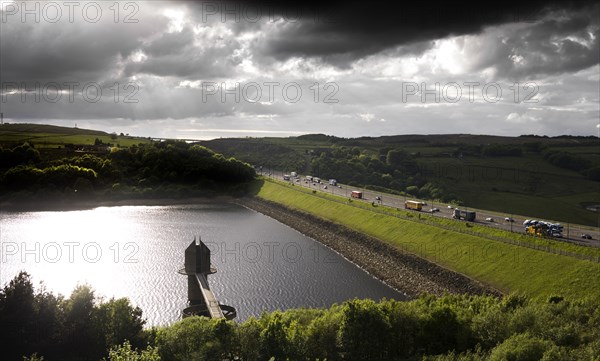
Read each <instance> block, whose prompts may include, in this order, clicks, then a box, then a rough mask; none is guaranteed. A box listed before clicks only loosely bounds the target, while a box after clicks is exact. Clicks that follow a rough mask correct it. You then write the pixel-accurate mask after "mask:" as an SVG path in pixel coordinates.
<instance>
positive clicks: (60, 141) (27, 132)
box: [0, 124, 150, 148]
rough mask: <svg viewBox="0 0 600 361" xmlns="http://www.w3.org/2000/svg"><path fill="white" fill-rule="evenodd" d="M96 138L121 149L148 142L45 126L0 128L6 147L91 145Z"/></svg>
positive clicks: (21, 125) (1, 143)
mask: <svg viewBox="0 0 600 361" xmlns="http://www.w3.org/2000/svg"><path fill="white" fill-rule="evenodd" d="M96 138H98V139H100V140H101V141H102V142H103V143H105V144H109V143H110V144H114V145H117V144H118V145H119V146H121V147H130V146H132V145H134V144H140V143H149V142H150V140H149V139H147V138H140V137H132V136H120V135H117V136H116V137H115V136H114V135H113V136H111V134H108V133H106V132H102V131H98V130H91V129H79V128H67V127H59V126H52V125H45V124H3V125H1V126H0V145H3V146H6V147H10V146H15V145H20V144H23V143H25V142H29V143H31V144H34V145H35V147H36V148H57V147H62V146H64V145H65V144H82V145H92V144H94V142H95V140H96Z"/></svg>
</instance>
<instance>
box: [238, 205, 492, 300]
mask: <svg viewBox="0 0 600 361" xmlns="http://www.w3.org/2000/svg"><path fill="white" fill-rule="evenodd" d="M236 203H238V204H240V205H242V206H245V207H247V208H250V209H253V210H255V211H257V212H260V213H262V214H265V215H267V216H269V217H271V218H274V219H276V220H278V221H279V222H281V223H283V224H285V225H287V226H289V227H291V228H294V229H296V230H298V231H299V232H301V233H302V234H304V235H306V236H308V237H311V238H313V239H315V240H317V241H319V242H321V243H323V244H324V245H326V246H328V247H329V248H331V249H333V250H335V251H337V252H338V253H340V254H341V255H342V256H344V257H345V258H347V259H348V260H350V261H351V262H353V263H355V264H357V265H359V266H360V267H362V268H363V269H365V270H366V271H367V272H369V273H370V274H371V275H373V276H375V277H377V278H378V279H380V280H382V281H383V282H385V283H386V284H388V285H389V286H391V287H393V288H394V289H396V290H398V291H399V292H401V293H404V294H405V295H406V296H407V297H409V298H415V297H417V296H419V295H420V294H422V293H431V294H434V295H443V294H444V293H469V294H492V295H498V296H500V295H501V293H500V292H499V291H497V290H495V289H492V288H490V287H488V286H485V285H483V284H481V283H480V282H477V281H475V280H473V279H471V278H468V277H466V276H464V275H462V274H460V273H457V272H453V271H450V270H448V269H446V268H443V267H441V266H439V265H437V264H435V263H432V262H429V261H427V260H425V259H423V258H420V257H418V256H415V255H413V254H410V253H406V252H403V251H402V250H401V249H398V248H396V247H394V246H392V245H390V244H388V243H386V242H383V241H381V240H379V239H377V238H374V237H371V236H368V235H365V234H362V233H359V232H356V231H353V230H351V229H349V228H347V227H345V226H341V225H339V224H335V223H333V222H330V221H327V220H324V219H322V218H319V217H316V216H314V215H312V214H309V213H306V212H302V211H299V210H295V209H291V208H289V207H286V206H284V205H281V204H279V203H275V202H271V201H267V200H264V199H261V198H258V197H254V198H242V199H237V200H236Z"/></svg>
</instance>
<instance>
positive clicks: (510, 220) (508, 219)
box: [504, 217, 515, 222]
mask: <svg viewBox="0 0 600 361" xmlns="http://www.w3.org/2000/svg"><path fill="white" fill-rule="evenodd" d="M504 220H505V221H506V222H514V221H515V220H514V219H512V218H511V217H506V218H504Z"/></svg>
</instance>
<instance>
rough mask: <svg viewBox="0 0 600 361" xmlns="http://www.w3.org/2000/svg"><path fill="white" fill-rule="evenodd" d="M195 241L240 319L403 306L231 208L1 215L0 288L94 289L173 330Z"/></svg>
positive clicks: (365, 277)
mask: <svg viewBox="0 0 600 361" xmlns="http://www.w3.org/2000/svg"><path fill="white" fill-rule="evenodd" d="M194 236H196V237H201V238H202V240H203V241H204V242H205V243H206V244H207V245H208V246H209V248H210V249H211V250H212V263H213V265H215V266H216V267H217V269H218V272H217V273H216V274H214V275H209V283H210V285H211V288H212V289H213V291H214V292H215V294H216V295H217V298H218V299H219V301H220V302H221V303H224V304H228V305H231V306H234V307H236V308H237V310H238V319H240V320H244V319H246V318H248V317H250V316H259V315H260V314H261V313H262V312H263V311H273V310H276V309H287V308H296V307H302V306H306V307H328V306H330V305H332V304H334V303H340V302H343V301H344V300H348V299H352V298H355V297H358V298H372V299H375V300H379V299H381V298H384V297H385V298H395V299H403V298H404V297H403V296H402V295H401V294H399V293H398V292H396V291H394V290H392V289H391V288H389V287H388V286H386V285H385V284H383V283H382V282H380V281H378V280H376V279H375V278H373V277H371V276H370V275H369V274H367V273H366V272H364V271H363V270H362V269H360V268H358V267H356V266H355V265H353V264H352V263H350V262H348V261H347V260H346V259H344V258H343V257H341V256H340V255H338V254H337V253H335V252H333V251H331V250H330V249H328V248H326V247H324V246H323V245H321V244H320V243H318V242H316V241H314V240H313V239H311V238H308V237H306V236H304V235H302V234H300V233H299V232H297V231H295V230H293V229H291V228H289V227H287V226H285V225H283V224H281V223H279V222H277V221H275V220H273V219H272V218H269V217H267V216H265V215H262V214H260V213H257V212H254V211H251V210H248V209H246V208H243V207H240V206H238V205H233V204H202V205H178V206H126V207H101V208H96V209H92V210H83V211H67V212H64V211H61V212H15V213H2V214H1V218H0V246H1V248H0V250H1V254H0V257H1V259H0V263H1V264H0V283H1V284H2V286H4V285H5V284H6V283H7V282H8V281H10V280H11V279H12V278H13V277H14V276H15V275H16V274H17V273H18V272H19V271H20V270H26V271H27V272H29V273H30V274H31V275H32V276H33V281H34V283H35V285H36V286H38V285H39V282H40V281H43V283H44V285H45V287H46V288H47V289H48V290H50V291H53V292H55V293H61V294H63V295H67V296H68V295H69V294H70V292H71V291H72V290H73V288H74V287H76V286H77V285H78V284H85V283H87V284H89V285H91V286H92V287H93V288H94V290H95V291H96V294H97V295H99V296H103V297H105V298H110V297H128V298H129V299H130V300H131V301H132V303H133V304H135V305H137V306H140V307H141V308H142V310H143V311H144V316H145V317H146V318H147V319H148V324H150V325H161V324H168V323H171V322H173V321H175V320H177V319H179V317H180V312H181V310H182V309H183V308H184V307H185V306H186V302H187V283H186V278H185V276H181V275H179V274H178V273H177V270H178V269H179V268H181V267H182V266H183V255H184V250H185V248H186V247H187V246H188V245H189V244H190V243H191V242H192V240H193V238H194Z"/></svg>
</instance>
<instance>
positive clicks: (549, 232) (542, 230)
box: [523, 219, 564, 238]
mask: <svg viewBox="0 0 600 361" xmlns="http://www.w3.org/2000/svg"><path fill="white" fill-rule="evenodd" d="M523 226H524V227H525V233H527V234H530V235H532V236H538V237H555V238H561V237H562V232H563V229H564V227H563V226H562V225H561V224H560V223H551V222H546V221H537V220H529V219H527V220H525V222H523Z"/></svg>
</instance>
